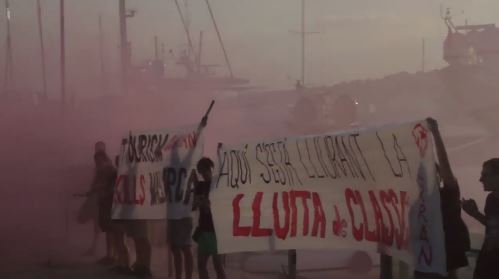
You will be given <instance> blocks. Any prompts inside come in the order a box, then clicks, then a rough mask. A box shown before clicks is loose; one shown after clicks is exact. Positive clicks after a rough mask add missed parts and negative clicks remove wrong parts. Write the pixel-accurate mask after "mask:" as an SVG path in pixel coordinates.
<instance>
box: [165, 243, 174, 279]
mask: <svg viewBox="0 0 499 279" xmlns="http://www.w3.org/2000/svg"><path fill="white" fill-rule="evenodd" d="M166 258H167V261H168V263H167V271H166V272H167V273H168V278H171V277H173V255H172V250H171V248H170V244H169V243H166Z"/></svg>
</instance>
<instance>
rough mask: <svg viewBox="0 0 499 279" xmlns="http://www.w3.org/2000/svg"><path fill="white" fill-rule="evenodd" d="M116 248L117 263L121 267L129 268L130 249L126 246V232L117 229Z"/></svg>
mask: <svg viewBox="0 0 499 279" xmlns="http://www.w3.org/2000/svg"><path fill="white" fill-rule="evenodd" d="M113 239H114V247H115V248H114V249H115V251H116V254H117V264H118V266H120V267H124V268H128V267H129V265H130V263H129V258H128V250H127V248H126V246H125V234H124V233H123V231H121V230H116V232H115V233H114V237H113Z"/></svg>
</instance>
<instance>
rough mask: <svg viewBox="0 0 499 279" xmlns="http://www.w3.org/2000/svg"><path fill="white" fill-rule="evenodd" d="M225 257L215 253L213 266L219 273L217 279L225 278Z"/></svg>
mask: <svg viewBox="0 0 499 279" xmlns="http://www.w3.org/2000/svg"><path fill="white" fill-rule="evenodd" d="M222 258H223V257H222V256H221V255H219V254H214V255H213V266H214V267H215V272H216V273H217V279H225V270H224V263H223V259H222Z"/></svg>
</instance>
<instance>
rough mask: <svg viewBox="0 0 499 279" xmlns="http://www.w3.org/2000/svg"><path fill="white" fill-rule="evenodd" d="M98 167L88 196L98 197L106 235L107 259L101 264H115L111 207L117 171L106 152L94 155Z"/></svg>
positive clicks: (101, 224)
mask: <svg viewBox="0 0 499 279" xmlns="http://www.w3.org/2000/svg"><path fill="white" fill-rule="evenodd" d="M96 147H97V145H96ZM94 161H95V166H96V172H95V178H94V181H93V183H92V188H91V189H90V190H89V191H88V192H87V193H86V194H85V195H86V196H97V199H98V223H99V227H100V229H101V231H102V232H104V233H105V234H106V248H107V249H106V252H107V253H106V257H104V258H103V259H102V260H100V262H101V263H113V262H114V258H113V250H114V249H113V248H114V246H115V245H113V237H112V231H113V224H112V220H111V207H112V199H113V187H114V182H115V180H116V169H115V168H114V166H113V164H112V162H111V160H110V159H109V157H108V156H107V154H106V152H105V151H102V150H97V148H96V153H95V155H94Z"/></svg>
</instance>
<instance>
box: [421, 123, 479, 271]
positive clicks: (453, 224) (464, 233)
mask: <svg viewBox="0 0 499 279" xmlns="http://www.w3.org/2000/svg"><path fill="white" fill-rule="evenodd" d="M427 123H428V128H429V129H430V131H431V132H432V134H433V139H434V142H435V149H436V152H437V157H438V164H436V167H437V175H438V176H439V177H437V180H436V181H437V183H438V184H441V183H442V184H443V187H439V189H440V206H441V211H442V221H443V229H444V236H445V252H446V258H447V272H448V275H447V277H442V276H438V275H434V274H425V273H421V272H417V271H416V272H415V277H416V278H449V279H457V278H458V277H457V269H459V268H461V267H465V266H468V258H467V257H466V252H467V251H468V250H469V249H470V236H469V231H468V228H467V226H466V224H465V223H464V221H463V219H462V218H461V204H460V199H461V197H460V196H461V194H460V190H459V184H458V182H457V179H456V177H455V176H454V174H453V172H452V168H451V166H450V163H449V159H448V156H447V151H446V150H445V146H444V142H443V140H442V136H441V135H440V130H439V128H438V123H437V121H436V120H435V119H433V118H428V119H427Z"/></svg>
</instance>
